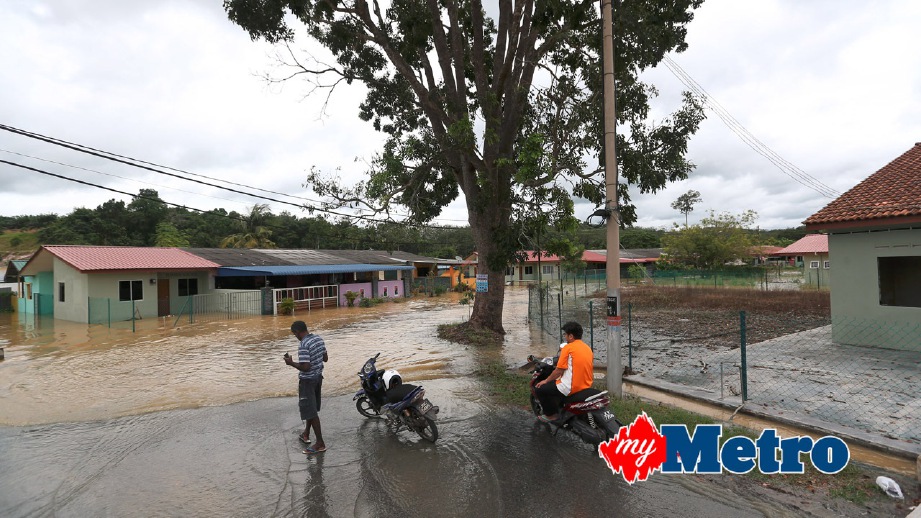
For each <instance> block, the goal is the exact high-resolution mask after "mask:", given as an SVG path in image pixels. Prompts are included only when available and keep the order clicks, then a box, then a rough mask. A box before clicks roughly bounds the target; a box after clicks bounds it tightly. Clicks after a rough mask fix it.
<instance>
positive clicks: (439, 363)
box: [0, 288, 553, 425]
mask: <svg viewBox="0 0 921 518" xmlns="http://www.w3.org/2000/svg"><path fill="white" fill-rule="evenodd" d="M507 293H508V295H507V298H506V305H505V306H506V310H505V321H504V325H505V328H506V331H507V333H508V334H507V338H506V346H505V347H503V348H502V349H501V350H497V351H494V352H493V353H492V354H495V355H497V357H498V358H499V359H501V360H503V361H505V362H506V363H508V364H509V365H511V364H516V363H520V361H521V360H522V358H524V357H525V356H527V354H529V353H530V352H535V351H537V352H538V353H542V352H543V351H544V350H553V345H552V344H551V343H546V341H545V340H544V338H545V335H542V334H541V333H540V332H539V331H536V332H532V331H531V330H530V328H529V326H528V324H527V319H526V315H527V302H528V297H527V291H526V290H524V289H521V288H510V289H509V290H508V292H507ZM468 311H469V310H468V308H467V307H465V306H462V305H460V304H458V296H457V295H455V294H449V295H446V296H443V297H436V298H418V299H410V300H408V301H406V302H404V303H386V304H381V305H378V306H375V307H373V308H328V309H321V310H314V311H311V312H309V313H304V314H301V315H297V316H295V317H294V318H292V317H271V316H266V317H260V316H257V317H249V318H245V319H240V320H233V321H221V322H205V323H195V324H191V325H190V324H188V323H183V322H180V323H179V325H178V326H177V327H173V323H174V320H173V319H171V318H161V319H145V320H141V321H138V322H136V323H135V327H136V329H135V331H134V332H132V330H131V329H130V327H122V328H111V329H110V328H107V327H104V326H99V325H95V326H87V325H85V324H79V323H75V322H66V321H60V320H53V319H42V320H38V321H33V320H29V319H31V318H33V317H28V318H29V319H24V318H23V317H22V316H20V315H3V316H2V317H0V318H2V320H0V341H3V340H5V341H7V342H8V343H9V345H7V346H5V348H6V359H5V360H4V361H2V362H0V402H2V405H0V424H2V425H26V424H40V423H55V422H62V421H85V420H96V419H108V418H112V417H119V416H126V415H135V414H142V413H147V412H153V411H159V410H168V409H177V408H194V407H200V406H214V405H225V404H229V403H234V402H240V401H250V400H256V399H262V398H267V397H273V396H281V395H293V394H294V393H295V389H296V386H297V384H296V382H295V377H294V374H293V373H292V370H291V369H289V368H285V366H284V364H283V362H282V359H281V358H282V355H283V354H284V353H285V352H294V351H295V350H296V348H297V342H296V340H295V339H294V338H292V336H291V333H290V331H289V329H288V326H289V325H290V322H291V321H292V320H295V319H303V320H305V321H307V323H308V325H309V326H310V327H311V330H312V331H316V332H317V333H319V334H320V335H321V336H323V337H324V339H325V340H326V342H327V347H328V349H329V355H330V362H329V363H328V364H327V367H326V369H325V372H324V373H325V376H326V380H325V381H324V384H323V388H324V392H325V393H327V394H329V395H331V396H334V395H337V394H344V393H347V392H350V391H353V390H356V388H355V387H356V385H357V382H356V379H355V378H356V377H355V373H356V372H357V371H358V368H359V367H360V366H361V365H362V364H363V363H364V361H365V360H366V359H367V358H368V357H370V356H372V355H374V354H376V353H378V352H380V353H381V358H380V360H379V362H378V363H379V365H380V366H381V367H383V368H397V369H399V370H400V371H401V373H403V375H404V378H405V379H407V380H425V379H432V378H442V377H452V376H459V375H466V374H468V373H469V372H471V370H472V367H473V365H472V360H471V358H470V356H469V355H467V354H463V350H464V348H463V346H458V345H457V344H453V343H449V342H445V341H443V340H440V339H438V338H437V337H436V328H437V326H438V325H439V324H442V323H449V322H461V321H463V320H465V319H466V318H467V316H468ZM123 326H124V324H123ZM547 338H550V337H547ZM549 342H553V341H552V340H549Z"/></svg>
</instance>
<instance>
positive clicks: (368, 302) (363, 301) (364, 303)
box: [358, 299, 374, 308]
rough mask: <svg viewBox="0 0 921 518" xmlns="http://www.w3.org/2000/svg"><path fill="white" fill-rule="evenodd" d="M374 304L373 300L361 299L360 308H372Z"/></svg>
mask: <svg viewBox="0 0 921 518" xmlns="http://www.w3.org/2000/svg"><path fill="white" fill-rule="evenodd" d="M373 305H374V304H372V303H371V299H361V300H360V301H358V307H360V308H370V307H371V306H373Z"/></svg>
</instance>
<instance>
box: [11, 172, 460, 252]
mask: <svg viewBox="0 0 921 518" xmlns="http://www.w3.org/2000/svg"><path fill="white" fill-rule="evenodd" d="M0 164H6V165H10V166H13V167H18V168H21V169H25V170H28V171H32V172H35V173H39V174H43V175H46V176H51V177H54V178H59V179H62V180H67V181H69V182H74V183H78V184H81V185H86V186H89V187H95V188H97V189H103V190H106V191H110V192H114V193H118V194H123V195H126V196H130V197H132V198H137V199H142V200H149V201H156V202H159V203H163V204H164V205H169V206H171V207H176V208H180V209H185V210H191V211H194V212H198V213H200V214H205V215H210V216H218V217H224V218H228V219H232V220H235V221H240V222H245V221H246V218H245V217H242V216H241V217H235V216H232V215H230V214H221V213H219V212H214V210H202V209H197V208H195V207H190V206H188V205H182V204H179V203H172V202H168V201H165V200H163V199H160V198H152V197H149V196H141V195H139V194H132V193H129V192H126V191H122V190H119V189H115V188H112V187H106V186H104V185H99V184H95V183H92V182H87V181H85V180H79V179H76V178H70V177H67V176H64V175H60V174H57V173H52V172H50V171H45V170H42V169H38V168H35V167H30V166H27V165H23V164H17V163H16V162H10V161H8V160H3V159H0ZM380 223H385V224H393V223H391V222H386V221H381V222H380ZM264 226H265V227H270V228H275V229H285V230H287V229H288V228H287V227H283V226H280V225H273V224H265V225H264ZM449 228H450V227H449ZM318 233H319V232H318ZM325 235H326V236H327V237H335V238H337V239H342V240H345V241H353V242H356V243H369V244H384V245H387V244H390V245H417V244H418V243H416V242H399V241H383V242H380V243H376V242H374V241H371V240H369V239H362V238H353V237H348V236H341V235H340V236H332V235H330V234H325ZM427 243H428V244H440V245H450V244H453V243H439V242H433V241H427Z"/></svg>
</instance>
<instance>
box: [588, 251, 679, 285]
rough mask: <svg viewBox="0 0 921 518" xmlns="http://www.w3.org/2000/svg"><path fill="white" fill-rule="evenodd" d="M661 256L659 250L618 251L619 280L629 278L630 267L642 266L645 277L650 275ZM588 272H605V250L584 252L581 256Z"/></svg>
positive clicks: (606, 259)
mask: <svg viewBox="0 0 921 518" xmlns="http://www.w3.org/2000/svg"><path fill="white" fill-rule="evenodd" d="M661 256H662V249H661V248H625V249H622V250H621V251H620V278H621V279H626V278H629V277H630V267H631V266H633V265H639V266H642V267H643V269H644V270H646V275H647V276H648V275H652V274H653V272H655V269H656V261H658V260H659V258H660V257H661ZM582 260H583V261H585V264H586V265H587V266H586V269H587V270H588V271H596V272H602V273H603V272H605V270H606V269H607V261H608V251H607V250H586V251H585V252H584V253H583V254H582Z"/></svg>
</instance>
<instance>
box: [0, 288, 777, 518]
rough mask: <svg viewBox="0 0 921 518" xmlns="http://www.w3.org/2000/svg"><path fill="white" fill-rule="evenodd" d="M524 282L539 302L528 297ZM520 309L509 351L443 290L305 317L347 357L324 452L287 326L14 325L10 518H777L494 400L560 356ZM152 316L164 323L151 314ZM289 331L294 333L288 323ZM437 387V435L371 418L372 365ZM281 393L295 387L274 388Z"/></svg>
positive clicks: (7, 407)
mask: <svg viewBox="0 0 921 518" xmlns="http://www.w3.org/2000/svg"><path fill="white" fill-rule="evenodd" d="M522 293H523V294H522ZM526 307H527V293H526V292H521V291H514V290H512V291H511V292H510V293H509V297H508V299H507V304H506V315H505V323H506V330H507V331H508V335H507V339H506V345H505V347H503V348H502V349H501V350H498V351H476V350H472V349H470V348H467V347H464V346H461V345H458V344H453V343H450V342H445V341H442V340H438V339H437V338H434V334H435V328H436V327H437V325H438V324H441V323H445V322H459V321H461V320H462V319H463V318H464V317H465V316H466V313H467V309H466V308H463V307H460V306H458V305H457V303H456V301H452V300H450V299H446V300H445V301H438V300H420V301H411V302H408V303H406V304H404V305H397V304H390V305H383V306H381V307H378V308H376V309H375V310H374V311H365V312H356V311H354V308H353V310H352V311H349V310H346V309H339V310H331V311H330V310H324V311H322V312H319V311H318V312H313V313H312V314H310V315H305V316H306V317H307V318H306V320H307V321H308V323H310V324H311V325H312V326H313V327H315V328H316V329H318V330H319V331H320V333H321V334H322V335H323V336H324V338H326V340H327V342H328V344H329V347H330V357H331V361H330V364H329V367H328V368H327V371H326V380H325V382H324V393H325V394H326V395H327V397H325V398H324V406H323V410H322V413H321V417H322V419H323V429H324V436H325V438H326V440H327V443H328V445H329V447H330V449H329V451H328V452H326V453H324V454H322V455H321V456H319V457H307V456H306V455H304V454H303V453H302V450H303V446H302V445H301V444H300V442H299V441H298V440H297V434H298V433H299V432H300V431H301V430H302V429H303V424H302V423H301V421H300V420H299V419H298V415H297V404H296V399H295V397H294V389H295V387H296V381H295V376H296V373H295V372H294V371H293V369H290V368H287V367H285V366H284V364H283V363H282V361H281V355H282V353H284V352H285V351H290V350H293V349H294V347H295V345H296V344H295V343H294V341H293V339H292V338H291V337H290V332H289V331H288V330H287V327H286V325H285V326H279V324H280V323H283V322H279V321H278V320H275V319H252V320H249V321H245V322H225V323H215V324H211V325H202V326H194V327H192V328H180V329H178V330H174V329H158V328H156V327H155V326H152V327H150V328H139V331H138V333H130V332H125V331H124V330H107V329H98V328H95V329H90V330H89V331H87V330H86V326H82V327H80V326H70V325H67V324H59V323H56V324H55V326H54V327H53V328H52V329H51V330H49V329H47V328H45V329H28V328H25V327H17V326H16V325H15V323H14V324H12V325H10V326H9V327H7V328H2V327H0V340H6V347H7V360H6V361H4V362H0V423H2V424H5V425H9V426H0V516H4V517H6V516H14V517H19V516H28V517H31V516H58V517H67V516H75V517H84V516H377V515H380V514H382V513H387V515H390V516H656V515H659V516H661V515H672V514H680V515H682V516H714V515H717V516H719V515H726V516H778V515H782V514H783V512H782V510H781V509H775V508H772V507H771V506H770V505H769V504H766V503H763V502H749V501H746V500H744V499H743V498H742V497H740V496H737V495H733V494H730V493H726V494H723V493H721V492H720V491H721V490H719V489H715V488H714V487H713V485H712V484H710V485H707V486H706V487H703V486H700V485H698V484H697V483H695V481H694V478H693V477H688V476H663V475H661V474H660V475H654V476H653V477H652V479H651V480H650V481H648V482H645V483H639V484H636V485H635V486H632V487H631V486H628V485H627V484H626V483H624V482H623V480H622V479H621V478H620V477H619V476H617V477H615V476H614V475H613V474H612V473H611V472H610V470H608V468H607V467H606V465H605V464H604V462H603V461H602V460H601V459H600V458H598V457H597V455H596V454H594V452H592V450H591V449H590V448H589V447H588V446H587V445H584V444H583V443H581V442H580V441H578V440H575V439H574V438H573V437H570V436H569V435H562V434H561V435H560V436H557V437H552V436H551V435H550V433H549V431H548V430H547V428H546V427H545V425H543V424H539V423H538V422H536V421H535V420H534V418H533V416H531V415H529V414H528V413H527V412H526V411H525V410H517V409H506V408H503V409H497V408H494V407H492V406H491V405H489V404H488V403H487V401H486V398H485V397H483V396H482V393H481V387H480V386H479V385H478V384H477V382H476V381H475V379H474V378H473V377H472V375H471V374H470V373H471V372H472V371H473V369H474V367H475V365H477V364H478V363H480V362H483V361H485V360H487V359H497V358H498V359H500V360H502V361H504V362H505V363H506V364H508V365H513V364H517V363H518V362H520V360H521V359H522V358H524V357H525V356H526V355H527V354H529V353H533V354H537V355H543V354H546V353H548V352H550V351H553V350H555V348H556V343H555V340H552V339H545V335H542V334H541V333H540V331H535V330H533V329H532V327H531V326H529V325H528V324H527V322H526V319H525V317H524V315H525V314H526ZM147 325H149V324H147ZM279 327H281V329H279ZM378 351H381V352H382V353H383V354H382V355H381V360H382V362H381V363H379V365H381V366H382V367H388V368H389V367H397V368H399V369H400V371H401V373H402V374H403V375H404V379H406V380H407V381H410V382H419V381H421V382H422V383H421V384H422V385H423V386H425V388H426V391H427V396H428V397H429V399H431V400H432V401H433V402H434V403H435V404H437V405H439V406H440V407H441V413H440V414H439V416H438V426H439V432H440V438H439V440H438V442H437V443H436V444H435V445H432V444H429V443H427V442H424V441H421V440H420V439H419V438H418V437H416V436H415V435H413V434H411V433H409V432H406V431H402V432H399V433H398V434H394V433H392V432H390V431H389V430H388V429H387V427H386V425H385V424H384V423H383V422H382V421H379V420H368V419H365V418H364V417H362V416H360V415H359V414H358V412H356V410H355V407H354V403H353V401H352V398H351V394H352V393H353V392H354V391H355V390H356V389H357V378H356V375H355V373H356V372H357V370H358V368H359V367H360V365H361V364H362V363H363V362H364V360H365V359H366V358H367V357H368V356H371V355H373V354H374V353H376V352H378ZM276 396H283V397H276Z"/></svg>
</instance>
